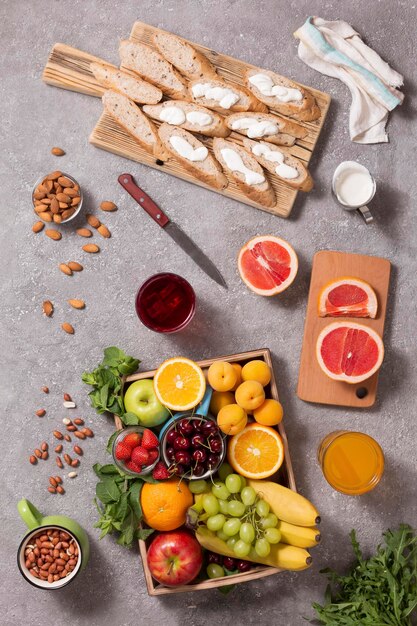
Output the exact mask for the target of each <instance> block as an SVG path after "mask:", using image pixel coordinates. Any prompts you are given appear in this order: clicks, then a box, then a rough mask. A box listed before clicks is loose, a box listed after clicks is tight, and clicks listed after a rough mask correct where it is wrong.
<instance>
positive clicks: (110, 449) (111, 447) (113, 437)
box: [106, 430, 120, 454]
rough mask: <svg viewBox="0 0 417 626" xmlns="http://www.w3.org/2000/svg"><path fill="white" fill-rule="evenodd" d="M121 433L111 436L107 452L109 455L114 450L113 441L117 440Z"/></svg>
mask: <svg viewBox="0 0 417 626" xmlns="http://www.w3.org/2000/svg"><path fill="white" fill-rule="evenodd" d="M119 433H120V430H116V431H115V432H114V433H113V434H112V435H110V437H109V440H108V441H107V445H106V450H107V452H108V453H109V454H111V451H112V449H113V441H114V440H115V439H116V437H117V435H118V434H119Z"/></svg>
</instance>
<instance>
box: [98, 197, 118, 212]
mask: <svg viewBox="0 0 417 626" xmlns="http://www.w3.org/2000/svg"><path fill="white" fill-rule="evenodd" d="M100 209H101V210H102V211H117V206H116V205H115V204H114V202H110V200H103V202H102V203H101V204H100Z"/></svg>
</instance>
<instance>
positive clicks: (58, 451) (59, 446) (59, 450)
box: [55, 444, 62, 454]
mask: <svg viewBox="0 0 417 626" xmlns="http://www.w3.org/2000/svg"><path fill="white" fill-rule="evenodd" d="M55 452H56V453H57V454H59V453H60V452H62V445H61V444H59V445H58V446H57V447H56V448H55Z"/></svg>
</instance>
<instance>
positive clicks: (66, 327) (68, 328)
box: [61, 322, 74, 335]
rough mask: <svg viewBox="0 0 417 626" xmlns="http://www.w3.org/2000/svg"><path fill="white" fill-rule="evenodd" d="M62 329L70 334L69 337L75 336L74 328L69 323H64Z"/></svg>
mask: <svg viewBox="0 0 417 626" xmlns="http://www.w3.org/2000/svg"><path fill="white" fill-rule="evenodd" d="M61 328H62V330H64V331H65V332H66V333H68V335H73V334H74V327H73V326H71V324H69V323H68V322H64V323H63V324H61Z"/></svg>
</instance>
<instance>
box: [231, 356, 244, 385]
mask: <svg viewBox="0 0 417 626" xmlns="http://www.w3.org/2000/svg"><path fill="white" fill-rule="evenodd" d="M231 366H232V367H233V369H234V370H235V372H236V375H237V380H236V383H235V386H234V387H233V389H232V391H236V389H237V388H238V387H239V385H240V383H241V382H242V366H241V365H240V363H231Z"/></svg>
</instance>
